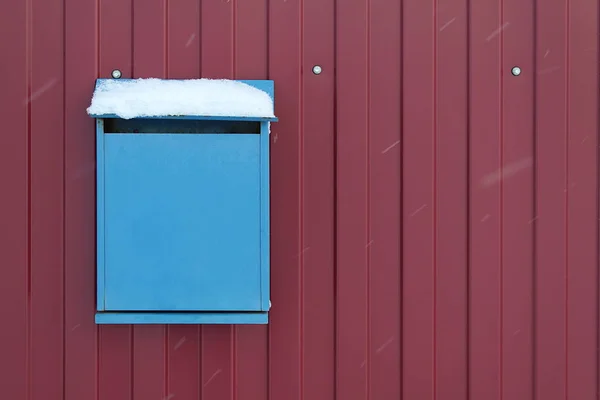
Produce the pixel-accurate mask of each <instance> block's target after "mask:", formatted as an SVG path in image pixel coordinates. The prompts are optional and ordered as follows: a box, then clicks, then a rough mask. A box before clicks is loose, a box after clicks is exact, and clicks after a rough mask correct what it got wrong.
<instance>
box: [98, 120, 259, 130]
mask: <svg viewBox="0 0 600 400" xmlns="http://www.w3.org/2000/svg"><path fill="white" fill-rule="evenodd" d="M104 132H105V133H183V134H185V133H195V134H198V133H248V134H259V133H260V122H257V121H229V120H215V119H207V120H192V119H120V118H107V119H105V120H104Z"/></svg>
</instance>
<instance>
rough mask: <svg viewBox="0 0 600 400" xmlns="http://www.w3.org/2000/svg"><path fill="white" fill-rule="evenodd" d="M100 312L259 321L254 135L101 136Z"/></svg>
mask: <svg viewBox="0 0 600 400" xmlns="http://www.w3.org/2000/svg"><path fill="white" fill-rule="evenodd" d="M104 157H105V163H104V164H105V167H104V168H105V170H104V182H105V184H104V199H105V200H104V229H105V232H106V233H105V237H104V248H105V254H104V307H103V308H104V310H105V311H165V310H166V311H259V310H261V259H260V257H261V254H260V248H261V246H260V234H261V232H260V218H261V201H260V179H261V176H260V135H256V134H196V135H188V134H147V133H145V134H106V135H104Z"/></svg>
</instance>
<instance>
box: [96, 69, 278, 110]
mask: <svg viewBox="0 0 600 400" xmlns="http://www.w3.org/2000/svg"><path fill="white" fill-rule="evenodd" d="M87 112H88V114H90V115H106V114H114V115H117V116H118V117H120V118H123V119H131V118H139V117H161V116H182V115H191V116H212V115H214V116H232V117H259V118H271V117H274V115H273V100H272V99H271V97H270V96H269V95H268V94H267V93H266V92H264V91H262V90H260V89H257V88H255V87H253V86H250V85H248V84H246V83H243V82H238V81H234V80H228V79H187V80H163V79H156V78H148V79H132V80H123V81H121V80H106V81H103V82H102V83H101V84H100V85H98V87H97V88H96V90H95V91H94V95H93V97H92V104H91V105H90V107H88V109H87Z"/></svg>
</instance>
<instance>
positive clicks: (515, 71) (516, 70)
mask: <svg viewBox="0 0 600 400" xmlns="http://www.w3.org/2000/svg"><path fill="white" fill-rule="evenodd" d="M510 73H511V74H513V76H519V75H521V68H519V67H513V68H512V69H511V70H510Z"/></svg>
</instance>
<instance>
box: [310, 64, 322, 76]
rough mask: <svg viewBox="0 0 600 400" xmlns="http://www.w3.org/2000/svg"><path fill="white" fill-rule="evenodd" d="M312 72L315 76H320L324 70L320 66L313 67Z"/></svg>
mask: <svg viewBox="0 0 600 400" xmlns="http://www.w3.org/2000/svg"><path fill="white" fill-rule="evenodd" d="M312 71H313V74H315V75H319V74H320V73H321V72H323V68H321V66H320V65H315V66H314V67H313V70H312Z"/></svg>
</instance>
